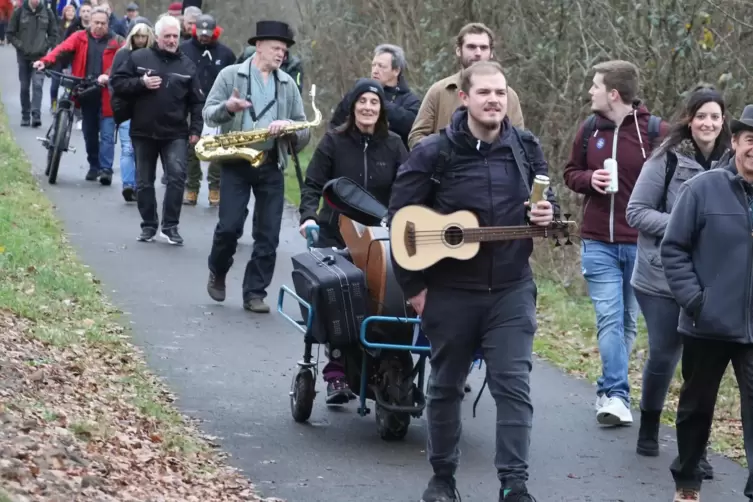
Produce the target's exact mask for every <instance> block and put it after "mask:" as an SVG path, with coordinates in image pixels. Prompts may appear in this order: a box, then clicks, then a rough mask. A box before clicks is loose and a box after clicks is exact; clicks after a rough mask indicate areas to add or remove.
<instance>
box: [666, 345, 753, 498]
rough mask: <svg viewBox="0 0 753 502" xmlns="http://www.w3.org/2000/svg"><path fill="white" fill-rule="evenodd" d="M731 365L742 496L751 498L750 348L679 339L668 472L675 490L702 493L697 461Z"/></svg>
mask: <svg viewBox="0 0 753 502" xmlns="http://www.w3.org/2000/svg"><path fill="white" fill-rule="evenodd" d="M730 361H731V362H732V367H733V368H734V370H735V377H736V379H737V385H738V387H739V388H740V404H741V410H742V417H741V418H742V423H743V440H744V442H745V457H746V458H747V460H748V473H749V474H748V482H747V483H746V484H745V491H744V494H745V496H746V497H748V498H753V345H742V344H739V343H729V342H722V341H717V340H707V339H701V338H695V337H690V336H684V337H683V349H682V377H683V380H684V382H683V384H682V389H681V390H680V401H679V403H678V406H677V422H676V425H677V450H678V456H677V458H675V460H674V462H672V466H671V467H670V470H671V472H672V477H673V478H674V480H675V485H676V486H677V488H692V489H696V490H700V488H701V483H702V480H703V472H702V471H701V470H700V469H699V468H698V462H699V461H700V459H701V456H702V455H703V452H704V450H705V449H706V443H707V441H708V439H709V435H710V433H711V423H712V421H713V418H714V408H715V406H716V398H717V394H718V393H719V385H720V383H721V381H722V377H723V376H724V372H725V371H726V370H727V366H729V363H730Z"/></svg>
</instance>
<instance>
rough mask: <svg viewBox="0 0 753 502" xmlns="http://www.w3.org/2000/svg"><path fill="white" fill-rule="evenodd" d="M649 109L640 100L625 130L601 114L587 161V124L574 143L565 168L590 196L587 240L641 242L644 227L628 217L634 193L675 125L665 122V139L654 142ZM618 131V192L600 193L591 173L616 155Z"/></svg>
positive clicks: (569, 179) (571, 182) (573, 184)
mask: <svg viewBox="0 0 753 502" xmlns="http://www.w3.org/2000/svg"><path fill="white" fill-rule="evenodd" d="M650 116H651V114H650V113H649V111H648V109H647V108H646V107H645V106H644V105H642V104H637V105H636V106H635V107H634V108H633V113H631V114H630V115H628V116H627V117H625V119H624V120H623V122H622V124H621V125H620V126H619V129H617V128H616V127H615V123H614V122H612V121H611V120H609V119H608V118H606V117H604V116H602V115H599V114H597V116H596V124H595V127H594V130H593V132H592V133H591V137H590V138H589V140H588V159H587V161H588V162H587V164H586V163H585V162H584V161H585V160H586V159H584V158H583V126H584V124H585V122H584V123H583V124H581V125H580V127H579V128H578V133H577V134H576V135H575V140H574V141H573V149H572V152H571V153H570V160H569V161H568V163H567V166H566V167H565V173H564V178H565V185H567V186H568V188H570V189H571V190H573V191H574V192H577V193H582V194H584V195H585V196H586V197H585V199H584V200H583V222H582V224H581V230H580V235H581V237H583V238H585V239H593V240H597V241H601V242H609V243H620V244H635V243H637V241H638V231H637V230H636V229H634V228H631V227H630V225H628V223H627V219H626V217H625V210H626V209H627V204H628V201H629V200H630V194H631V193H633V187H634V186H635V182H636V180H637V179H638V174H640V172H641V169H642V168H643V163H644V162H645V161H646V160H647V159H648V158H649V157H650V156H651V152H652V151H653V150H654V148H655V147H656V146H658V145H659V144H660V143H661V140H662V139H663V138H664V136H665V135H666V134H667V131H668V129H669V125H668V124H667V123H666V122H665V121H662V122H661V126H660V128H659V138H656V140H655V141H654V144H653V145H651V144H650V143H651V142H650V141H649V135H648V120H649V117H650ZM615 131H618V132H617V138H616V141H617V155H616V156H615V160H617V169H618V171H617V172H618V187H619V188H618V191H617V193H616V194H606V195H603V194H600V193H599V192H597V191H596V190H594V189H593V187H592V186H591V176H592V175H593V172H594V171H595V170H597V169H603V167H604V161H605V160H606V159H608V158H610V157H612V152H613V147H614V141H615Z"/></svg>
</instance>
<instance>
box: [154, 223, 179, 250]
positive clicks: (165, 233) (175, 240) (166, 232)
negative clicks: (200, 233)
mask: <svg viewBox="0 0 753 502" xmlns="http://www.w3.org/2000/svg"><path fill="white" fill-rule="evenodd" d="M159 234H160V236H161V237H162V238H163V239H167V242H168V243H169V244H172V245H173V246H182V245H183V237H181V236H180V234H179V233H178V227H171V228H163V229H162V231H161V232H160V233H159Z"/></svg>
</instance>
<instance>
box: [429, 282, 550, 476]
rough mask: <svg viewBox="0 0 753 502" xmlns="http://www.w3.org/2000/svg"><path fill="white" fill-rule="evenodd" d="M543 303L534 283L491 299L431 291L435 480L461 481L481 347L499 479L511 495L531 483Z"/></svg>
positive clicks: (486, 294) (472, 293) (431, 453)
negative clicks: (534, 372)
mask: <svg viewBox="0 0 753 502" xmlns="http://www.w3.org/2000/svg"><path fill="white" fill-rule="evenodd" d="M536 297H537V291H536V285H535V284H534V282H533V280H526V281H523V282H520V283H517V284H514V285H511V286H509V287H508V288H506V289H503V290H500V291H494V292H491V293H490V292H487V291H468V290H460V289H450V288H432V287H430V288H429V289H428V291H427V294H426V304H425V306H424V311H423V316H422V329H423V332H424V334H425V335H426V337H427V338H428V339H429V342H430V343H431V356H430V359H429V362H430V364H431V372H430V374H429V381H428V387H427V393H426V394H427V395H426V397H427V406H426V410H427V413H426V420H427V423H428V429H429V430H428V448H427V452H428V456H429V462H430V463H431V466H432V468H433V469H434V473H435V474H437V475H444V476H448V475H454V474H455V470H456V469H457V466H458V461H459V459H460V449H459V448H458V443H459V442H460V434H461V432H462V423H461V418H460V417H461V404H462V401H463V396H464V394H465V391H464V386H465V380H466V377H467V376H468V368H469V367H470V365H471V362H472V361H473V356H474V353H475V352H476V350H477V348H478V347H481V349H482V351H483V357H484V361H485V362H486V376H487V382H488V384H489V392H490V393H491V395H492V397H493V398H494V401H495V403H496V406H497V423H496V455H495V458H494V465H495V466H496V467H497V477H498V478H499V480H500V482H501V484H502V487H503V488H506V487H507V488H509V487H512V486H514V485H516V484H519V483H525V482H526V481H527V480H528V450H529V445H530V438H531V425H532V422H533V405H532V404H531V397H530V390H531V389H530V381H529V378H530V373H531V368H532V365H533V362H532V351H533V337H534V334H535V333H536V328H537V323H536Z"/></svg>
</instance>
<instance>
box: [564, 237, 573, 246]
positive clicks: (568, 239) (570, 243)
mask: <svg viewBox="0 0 753 502" xmlns="http://www.w3.org/2000/svg"><path fill="white" fill-rule="evenodd" d="M572 245H573V241H571V240H570V236H569V235H568V236H567V240H566V241H565V246H572Z"/></svg>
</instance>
